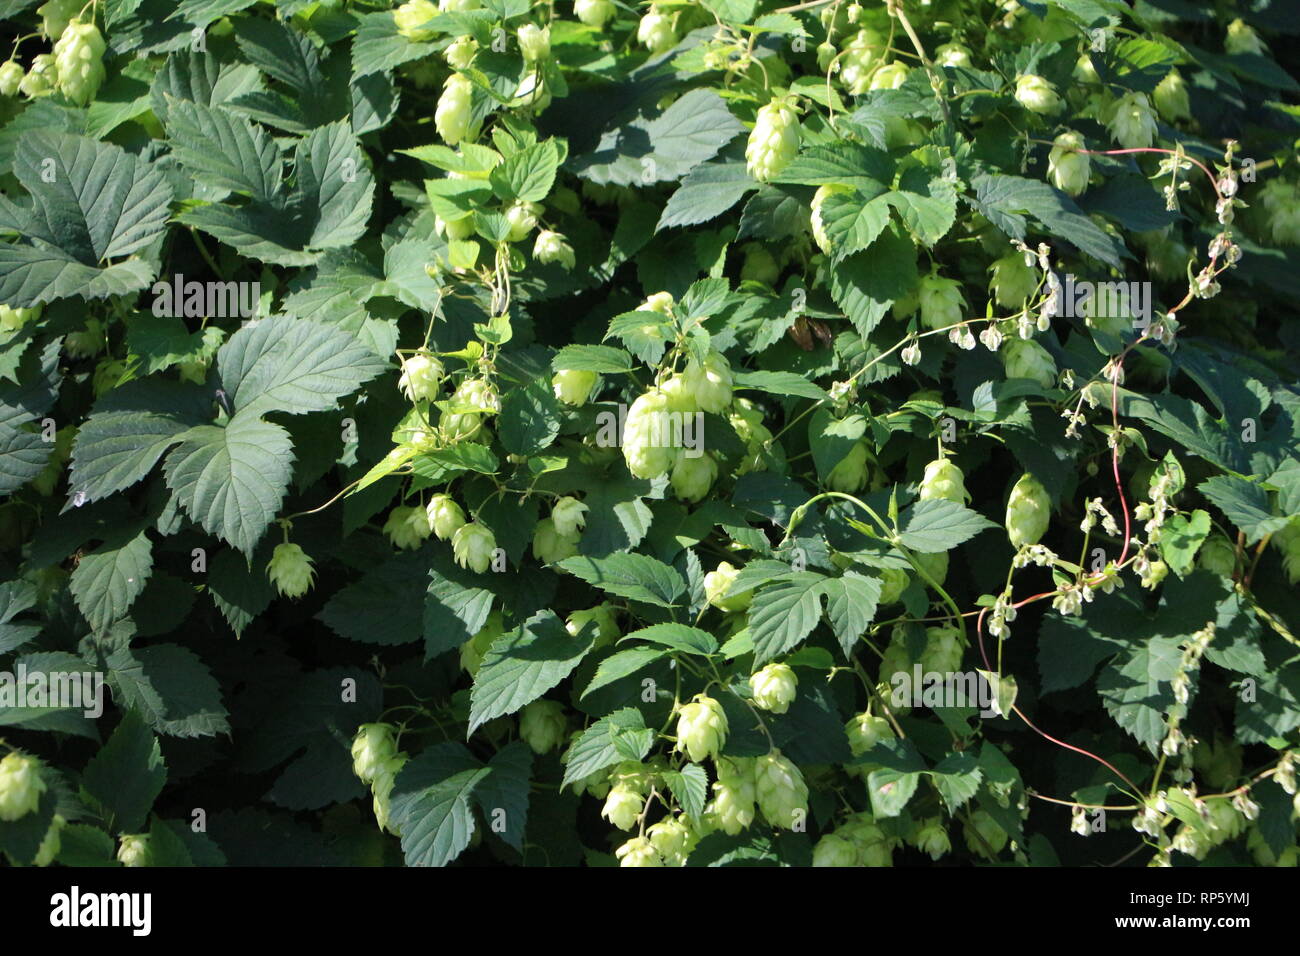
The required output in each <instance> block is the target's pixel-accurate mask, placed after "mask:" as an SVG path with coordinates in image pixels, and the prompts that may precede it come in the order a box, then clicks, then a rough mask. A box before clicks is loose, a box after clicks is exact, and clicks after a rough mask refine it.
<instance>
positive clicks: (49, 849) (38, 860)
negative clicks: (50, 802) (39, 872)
mask: <svg viewBox="0 0 1300 956" xmlns="http://www.w3.org/2000/svg"><path fill="white" fill-rule="evenodd" d="M67 823H68V821H67V820H65V819H64V818H63V817H62V816H60V815H59V814H57V813H56V814H54V819H52V820H51V821H50V828H49V829H48V830H46V831H45V836H44V837H43V838H42V839H41V845H40V846H39V847H37V848H36V856H35V858H34V859H33V860H32V862H33V863H34V864H36V865H37V866H49V865H50V864H51V863H53V862H54V860H55V858H56V857H57V856H58V855H59V850H61V849H62V848H63V828H64V827H65V826H66V825H67Z"/></svg>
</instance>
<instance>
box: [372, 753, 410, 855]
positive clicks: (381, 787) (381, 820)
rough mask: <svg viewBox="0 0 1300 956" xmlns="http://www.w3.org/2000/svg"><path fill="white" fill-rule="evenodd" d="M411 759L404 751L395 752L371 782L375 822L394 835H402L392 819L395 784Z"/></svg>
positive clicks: (380, 827)
mask: <svg viewBox="0 0 1300 956" xmlns="http://www.w3.org/2000/svg"><path fill="white" fill-rule="evenodd" d="M408 759H410V758H409V757H408V756H407V755H406V754H404V753H398V754H395V755H394V756H392V757H389V758H388V759H387V760H386V761H384V762H383V764H381V765H380V767H379V772H378V773H376V774H375V779H374V781H373V782H372V783H371V793H372V794H373V795H374V803H373V805H372V808H373V809H374V811H375V823H377V824H378V825H379V829H381V830H387V831H388V832H389V833H391V834H393V835H394V836H400V834H399V833H398V832H397V829H396V827H394V825H393V820H392V809H393V805H392V796H393V785H394V784H396V783H397V775H398V774H399V773H401V772H402V768H403V767H404V766H406V761H407V760H408Z"/></svg>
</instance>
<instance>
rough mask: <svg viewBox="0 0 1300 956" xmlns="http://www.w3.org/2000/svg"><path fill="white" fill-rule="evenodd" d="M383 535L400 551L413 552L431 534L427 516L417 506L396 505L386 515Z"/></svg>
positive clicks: (423, 510)
mask: <svg viewBox="0 0 1300 956" xmlns="http://www.w3.org/2000/svg"><path fill="white" fill-rule="evenodd" d="M384 534H386V535H388V540H389V541H391V542H392V543H393V547H395V548H397V549H399V550H401V551H413V550H415V549H416V548H418V547H419V546H420V545H421V544H422V543H423V542H424V539H425V538H427V537H429V535H431V534H433V528H432V527H430V525H429V515H428V512H426V511H425V509H424V508H422V507H420V506H418V505H411V506H407V505H398V506H397V507H396V508H394V509H393V510H392V511H390V512H389V513H388V520H387V521H385V522H384Z"/></svg>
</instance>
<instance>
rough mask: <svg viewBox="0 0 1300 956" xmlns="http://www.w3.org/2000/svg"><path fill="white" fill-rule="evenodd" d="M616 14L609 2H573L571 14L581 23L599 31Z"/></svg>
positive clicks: (593, 0) (580, 0)
mask: <svg viewBox="0 0 1300 956" xmlns="http://www.w3.org/2000/svg"><path fill="white" fill-rule="evenodd" d="M616 12H617V10H616V8H615V7H614V4H613V3H611V2H610V0H574V2H573V13H574V15H575V16H576V17H577V18H578V20H579V21H580V22H582V23H585V24H586V25H587V26H589V27H595V28H596V29H597V30H599V29H600V28H601V27H603V26H604V25H605V24H606V23H607V22H608V21H609V18H610V17H612V16H613V15H614V14H615V13H616Z"/></svg>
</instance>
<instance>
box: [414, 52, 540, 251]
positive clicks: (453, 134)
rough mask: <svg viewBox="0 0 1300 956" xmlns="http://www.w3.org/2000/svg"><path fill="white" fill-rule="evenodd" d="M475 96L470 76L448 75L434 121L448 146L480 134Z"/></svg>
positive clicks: (461, 74) (460, 74) (470, 139)
mask: <svg viewBox="0 0 1300 956" xmlns="http://www.w3.org/2000/svg"><path fill="white" fill-rule="evenodd" d="M473 97H474V84H473V83H472V82H471V81H470V79H469V77H467V76H465V74H463V73H453V74H452V75H451V76H449V77H447V82H446V83H445V84H444V85H443V88H442V95H441V96H440V97H439V98H438V106H437V108H436V109H435V110H434V114H433V121H434V126H435V127H437V130H438V135H439V136H441V137H442V139H443V141H444V142H445V143H446V144H447V145H448V146H455V145H456V144H457V143H459V142H461V141H462V140H468V141H472V140H473V139H474V138H475V137H476V136H477V135H478V125H479V124H478V123H475V122H473V115H472V110H471V107H472V102H473ZM521 238H522V237H521Z"/></svg>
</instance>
